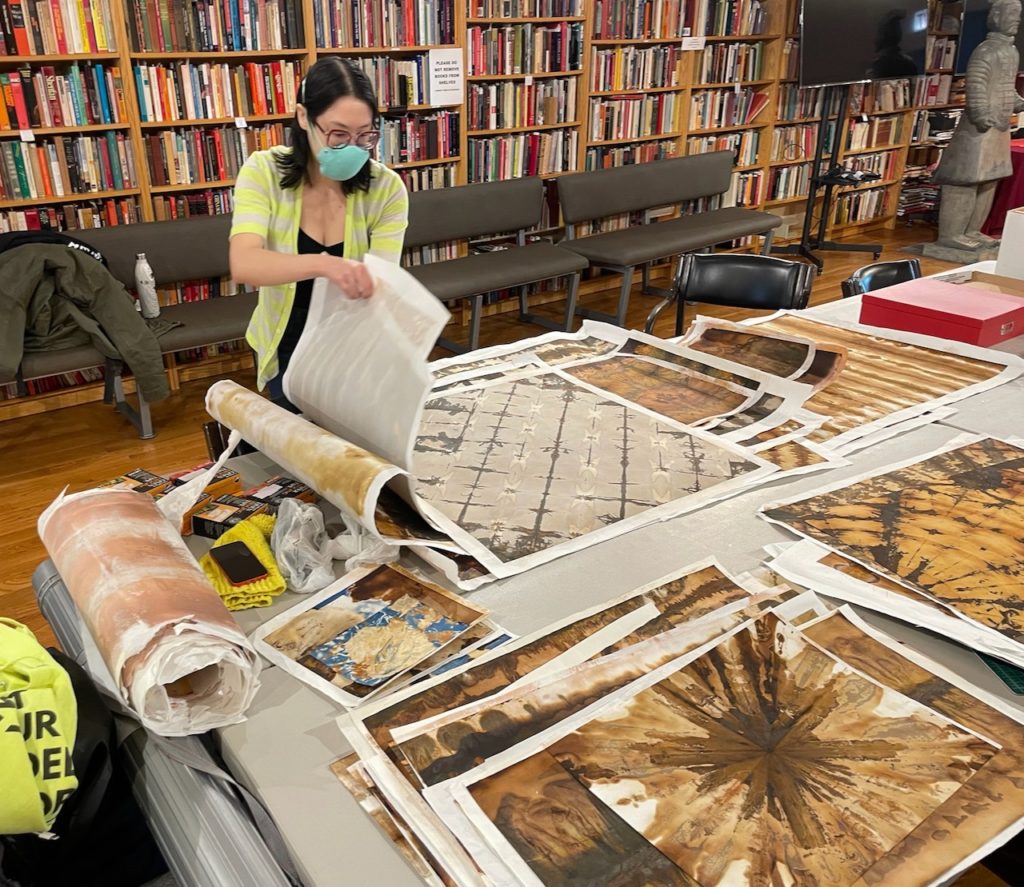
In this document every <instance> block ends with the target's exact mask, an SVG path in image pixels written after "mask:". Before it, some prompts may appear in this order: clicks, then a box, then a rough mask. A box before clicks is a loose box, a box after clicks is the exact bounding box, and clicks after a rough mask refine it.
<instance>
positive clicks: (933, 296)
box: [860, 278, 1024, 347]
mask: <svg viewBox="0 0 1024 887" xmlns="http://www.w3.org/2000/svg"><path fill="white" fill-rule="evenodd" d="M970 283H971V282H970V281H964V284H956V283H949V282H947V281H944V280H935V279H931V278H921V279H919V280H910V281H907V282H906V283H900V284H897V285H896V286H888V287H886V288H885V289H882V290H878V291H877V292H873V293H865V294H864V296H863V297H862V299H863V301H862V303H861V309H860V322H861V323H865V324H868V325H870V326H880V327H885V328H887V329H891V330H905V331H906V332H908V333H921V334H922V335H925V336H937V337H939V338H940V339H952V340H953V341H954V342H967V343H968V344H970V345H981V346H984V347H988V346H989V345H998V344H1000V343H1001V342H1005V341H1007V340H1008V339H1012V338H1014V337H1015V336H1019V335H1021V334H1022V333H1024V298H1022V297H1021V296H1017V295H1012V294H1010V293H1006V292H990V291H988V290H987V289H982V288H980V287H976V286H971V285H970ZM1017 283H1018V284H1020V281H1017Z"/></svg>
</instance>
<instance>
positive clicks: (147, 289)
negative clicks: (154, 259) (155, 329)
mask: <svg viewBox="0 0 1024 887" xmlns="http://www.w3.org/2000/svg"><path fill="white" fill-rule="evenodd" d="M135 292H137V293H138V294H139V309H140V310H141V311H142V316H143V317H150V318H152V317H159V316H160V301H159V300H158V299H157V297H156V278H155V277H154V276H153V269H152V268H151V267H150V266H149V261H148V260H147V259H146V254H145V253H136V254H135Z"/></svg>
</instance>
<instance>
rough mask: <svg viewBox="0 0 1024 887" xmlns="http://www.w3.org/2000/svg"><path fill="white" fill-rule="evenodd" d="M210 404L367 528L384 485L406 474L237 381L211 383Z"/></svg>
mask: <svg viewBox="0 0 1024 887" xmlns="http://www.w3.org/2000/svg"><path fill="white" fill-rule="evenodd" d="M206 409H207V412H209V414H210V415H211V416H213V418H214V419H216V420H217V421H218V422H220V423H221V424H222V425H226V426H227V427H228V428H231V429H232V430H235V431H239V432H241V434H242V437H244V438H245V439H246V440H247V441H248V442H249V443H250V444H252V445H253V446H254V447H256V449H258V450H259V451H260V452H261V453H263V454H264V455H265V456H267V458H269V459H271V460H273V462H275V463H276V464H277V465H280V466H281V468H283V469H284V470H285V471H287V472H288V473H289V474H290V475H291V476H292V477H295V478H296V479H297V480H300V481H302V483H304V484H305V485H306V486H308V487H311V488H312V489H314V490H316V491H317V492H318V493H319V494H320V495H321V496H323V497H324V498H325V499H326V500H327V501H328V502H330V503H331V504H333V505H334V506H336V507H337V508H338V509H340V510H341V511H343V512H344V513H345V514H347V515H350V516H351V517H354V518H356V519H357V520H358V521H359V522H360V523H361V524H362V525H363V526H365V527H367V528H371V529H372V528H375V522H374V510H375V508H376V504H377V499H378V498H379V496H380V492H381V490H382V489H383V487H384V485H385V484H386V483H387V482H388V481H390V480H392V479H395V478H399V477H401V478H404V477H405V472H403V471H402V470H401V469H400V468H397V467H396V466H394V465H392V464H391V463H390V462H387V461H385V460H384V459H382V458H380V457H379V456H375V455H374V454H373V453H370V452H368V451H366V450H364V449H362V448H361V447H357V446H356V445H355V444H351V443H349V442H348V441H346V440H343V439H342V438H340V437H337V436H336V435H334V434H332V433H331V432H330V431H326V430H324V429H323V428H320V427H318V426H316V425H314V424H313V423H312V422H308V421H306V420H305V419H303V418H302V417H300V416H296V415H295V414H294V413H290V412H288V410H285V409H282V408H281V407H279V406H277V405H275V404H273V403H271V402H270V401H269V400H267V399H266V398H265V397H261V396H260V395H258V394H256V393H255V392H252V391H249V390H247V389H245V388H243V387H242V386H241V385H238V384H237V383H235V382H229V381H227V380H223V381H220V382H215V383H214V384H213V385H211V386H210V389H209V390H208V391H207V392H206Z"/></svg>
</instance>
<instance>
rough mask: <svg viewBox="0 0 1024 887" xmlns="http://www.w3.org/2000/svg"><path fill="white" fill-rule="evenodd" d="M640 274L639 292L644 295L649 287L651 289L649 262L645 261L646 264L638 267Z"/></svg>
mask: <svg viewBox="0 0 1024 887" xmlns="http://www.w3.org/2000/svg"><path fill="white" fill-rule="evenodd" d="M640 275H641V277H640V280H641V284H640V292H642V293H643V294H644V295H645V296H646V295H647V294H648V293H649V291H650V289H651V266H650V263H647V264H644V265H643V267H642V268H641V269H640Z"/></svg>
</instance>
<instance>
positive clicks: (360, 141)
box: [313, 123, 380, 151]
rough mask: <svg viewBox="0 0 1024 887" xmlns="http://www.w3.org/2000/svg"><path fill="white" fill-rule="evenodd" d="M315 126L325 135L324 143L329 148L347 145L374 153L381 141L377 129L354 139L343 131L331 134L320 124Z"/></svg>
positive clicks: (333, 130) (339, 130) (337, 130)
mask: <svg viewBox="0 0 1024 887" xmlns="http://www.w3.org/2000/svg"><path fill="white" fill-rule="evenodd" d="M313 125H314V126H316V128H317V129H319V130H320V132H322V133H323V134H324V142H325V143H326V145H327V147H328V148H344V147H345V146H346V145H355V146H356V147H359V148H362V149H363V150H364V151H372V150H373V149H374V148H376V147H377V142H379V141H380V133H379V132H378V131H377V130H375V129H374V130H370V131H369V132H361V133H359V135H357V136H355V137H353V136H352V134H351V133H348V132H345V131H344V130H342V129H332V130H331V131H330V132H325V131H324V129H323V127H321V126H320V124H319V123H314V124H313Z"/></svg>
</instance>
